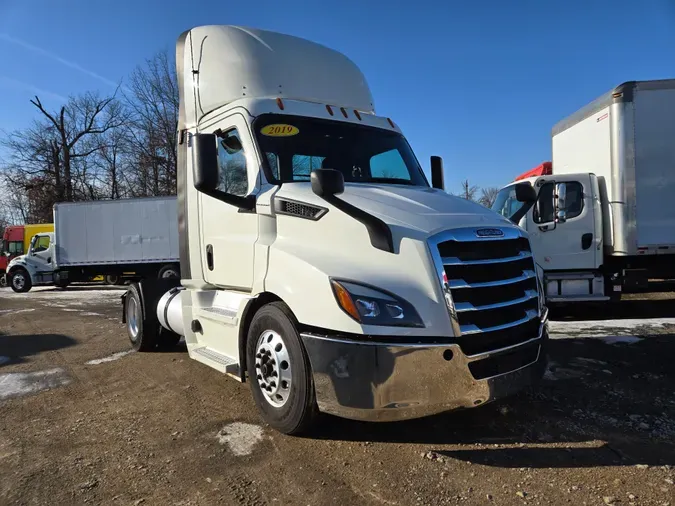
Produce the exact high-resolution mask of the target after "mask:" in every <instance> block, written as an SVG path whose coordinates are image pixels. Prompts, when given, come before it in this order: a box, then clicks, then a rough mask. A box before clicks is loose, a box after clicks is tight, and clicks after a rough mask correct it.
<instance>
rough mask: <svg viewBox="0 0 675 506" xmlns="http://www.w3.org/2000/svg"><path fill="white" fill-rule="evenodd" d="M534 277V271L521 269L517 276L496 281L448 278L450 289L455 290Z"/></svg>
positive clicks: (508, 283) (515, 281)
mask: <svg viewBox="0 0 675 506" xmlns="http://www.w3.org/2000/svg"><path fill="white" fill-rule="evenodd" d="M534 277H535V273H534V271H523V274H522V275H520V276H518V277H517V278H510V279H500V280H497V281H485V282H483V283H467V282H466V281H464V280H463V279H451V280H449V284H450V290H456V289H460V288H486V287H489V286H503V285H511V284H513V283H520V282H521V281H525V280H527V279H532V278H534Z"/></svg>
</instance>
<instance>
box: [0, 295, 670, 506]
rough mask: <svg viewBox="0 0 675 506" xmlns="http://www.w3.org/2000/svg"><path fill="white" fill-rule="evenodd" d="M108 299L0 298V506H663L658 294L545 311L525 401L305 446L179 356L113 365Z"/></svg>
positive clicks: (663, 322) (335, 423)
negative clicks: (538, 372) (543, 341)
mask: <svg viewBox="0 0 675 506" xmlns="http://www.w3.org/2000/svg"><path fill="white" fill-rule="evenodd" d="M121 294H122V291H121V290H119V289H116V288H108V289H106V288H102V287H98V286H93V287H87V286H73V287H71V288H69V289H68V290H66V291H61V290H58V289H51V288H40V289H35V290H33V291H31V292H29V293H28V294H23V295H20V294H15V293H13V292H11V290H7V289H0V413H1V414H2V416H0V477H1V479H0V504H3V505H4V504H50V505H51V504H68V505H70V504H113V505H115V504H120V505H127V504H129V505H140V504H143V505H149V504H153V505H154V504H158V505H170V504H175V505H193V504H194V505H196V504H199V505H201V504H209V505H210V504H235V505H237V504H238V505H273V504H280V505H281V504H293V505H304V504H309V505H315V504H319V505H322V504H350V505H351V504H373V505H381V504H382V505H406V504H413V505H418V504H420V505H425V504H429V505H438V504H470V505H473V504H476V505H479V504H480V505H489V504H499V505H502V504H506V505H510V504H516V505H520V504H541V505H548V504H551V505H558V504H565V505H567V504H572V505H605V504H616V505H619V506H620V505H630V504H635V505H660V506H665V505H670V506H675V486H674V485H673V480H674V479H675V467H673V466H675V396H674V395H673V393H674V390H675V369H674V368H673V365H672V364H673V357H674V356H675V318H674V317H675V303H674V302H675V301H673V299H672V297H671V294H657V295H653V296H649V298H647V296H633V297H631V298H630V300H626V301H624V302H622V303H621V304H618V305H616V306H611V307H607V306H598V307H596V308H593V307H588V308H584V310H583V311H581V312H579V311H578V310H577V311H574V312H572V311H570V310H564V309H559V310H556V311H555V312H554V313H553V318H554V319H555V320H556V321H554V322H553V323H552V326H551V327H552V332H553V338H554V339H553V340H552V343H551V349H550V358H551V361H552V362H551V366H550V367H549V370H548V371H547V373H546V378H545V380H544V382H543V383H542V384H541V385H540V386H539V387H538V388H537V389H536V390H533V391H528V392H524V393H522V394H521V395H518V396H516V397H514V398H512V399H509V400H508V401H504V402H500V403H493V404H490V405H486V406H483V407H480V408H477V409H474V410H468V411H463V412H456V413H448V414H443V415H440V416H435V417H430V418H426V419H422V420H415V421H410V422H405V423H389V424H365V423H357V422H351V421H346V420H340V419H336V418H328V417H326V418H325V420H324V425H323V426H322V428H321V429H320V430H319V431H318V432H317V433H316V434H314V435H313V437H311V438H294V437H287V436H283V435H280V434H278V433H276V432H274V431H272V430H270V429H269V428H268V427H265V426H264V425H262V424H261V421H260V419H259V418H258V417H257V414H256V411H255V409H254V406H253V402H252V400H251V397H250V393H249V390H248V385H242V384H239V383H237V382H235V381H233V380H231V379H229V378H227V377H226V376H224V375H221V374H220V373H218V372H216V371H213V370H211V369H210V368H208V367H206V366H204V365H202V364H199V363H197V362H196V361H192V360H190V359H189V358H188V356H187V353H186V350H185V349H184V348H178V349H177V350H175V351H172V352H165V353H155V354H142V353H130V352H129V345H128V341H127V337H126V333H125V331H124V328H123V326H122V324H121V318H120V314H121V312H120V305H119V296H120V295H121ZM581 322H585V323H588V326H586V325H583V326H582V325H581ZM589 329H590V330H589Z"/></svg>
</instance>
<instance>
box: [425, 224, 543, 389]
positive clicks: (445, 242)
mask: <svg viewBox="0 0 675 506" xmlns="http://www.w3.org/2000/svg"><path fill="white" fill-rule="evenodd" d="M500 231H501V232H502V233H503V235H502V236H501V237H500V236H499V232H500ZM488 232H489V234H486V233H485V232H483V233H481V230H480V229H478V228H471V227H469V228H462V229H454V230H448V231H447V232H442V233H441V234H438V235H437V236H435V237H433V238H431V239H430V247H431V250H432V256H433V258H434V262H435V265H436V268H437V270H438V272H439V277H440V278H441V284H442V286H443V289H444V290H445V291H446V293H448V295H449V297H448V300H450V301H451V305H449V311H450V315H451V319H452V323H453V329H454V332H455V336H456V338H457V343H458V344H459V346H460V347H461V349H462V351H463V352H464V354H465V355H466V356H468V357H476V358H475V360H476V362H475V363H478V362H482V361H484V360H487V359H486V358H485V357H488V356H489V357H491V360H492V361H493V362H494V366H495V367H496V368H497V370H498V371H499V373H498V374H503V373H506V372H509V371H510V370H515V369H517V368H518V367H516V365H517V364H515V362H514V363H513V364H511V363H506V362H508V361H505V360H503V359H502V358H501V354H496V352H497V351H498V350H504V349H505V348H506V349H508V348H510V347H514V348H515V347H521V346H522V345H524V344H525V343H532V344H535V343H536V340H537V339H539V337H540V335H539V334H540V332H539V327H540V323H541V315H540V308H539V287H538V283H537V275H536V272H535V263H534V257H533V254H532V251H531V248H530V243H529V241H528V239H527V237H525V236H524V235H523V233H522V230H520V229H518V228H515V227H506V226H505V227H499V230H498V231H497V233H495V229H489V230H488ZM493 355H494V356H493ZM479 357H480V358H479ZM472 363H473V362H472ZM476 367H480V366H476ZM514 368H515V369H514ZM472 372H474V371H472ZM483 374H485V373H484V372H482V373H481V374H478V376H482V375H483ZM474 377H476V374H474Z"/></svg>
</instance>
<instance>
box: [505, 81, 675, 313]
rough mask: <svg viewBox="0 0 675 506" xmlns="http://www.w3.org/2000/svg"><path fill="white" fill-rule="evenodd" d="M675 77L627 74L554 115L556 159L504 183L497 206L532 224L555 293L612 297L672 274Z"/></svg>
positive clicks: (567, 298)
mask: <svg viewBox="0 0 675 506" xmlns="http://www.w3.org/2000/svg"><path fill="white" fill-rule="evenodd" d="M674 140H675V79H664V80H654V81H631V82H627V83H624V84H622V85H620V86H617V87H616V88H614V89H612V90H610V91H608V92H607V93H605V94H604V95H602V96H600V97H598V98H597V99H596V100H594V101H593V102H591V103H589V104H588V105H586V106H585V107H583V108H581V109H579V110H578V111H577V112H575V113H574V114H572V115H571V116H569V117H567V118H565V119H563V120H562V121H560V122H558V123H557V124H556V125H555V126H554V127H553V129H552V132H551V148H552V163H544V164H542V165H540V166H539V167H537V168H536V169H533V170H531V171H529V172H526V173H524V174H521V176H519V177H518V178H516V180H515V181H514V182H513V183H511V184H510V185H508V186H506V187H505V188H503V189H502V190H501V192H500V194H499V196H498V198H497V199H496V202H495V205H494V206H493V209H494V210H495V211H498V212H500V213H502V214H504V215H505V216H511V215H513V212H514V209H515V208H522V210H523V211H526V206H523V205H522V204H520V203H518V202H516V201H515V198H514V197H513V195H515V189H516V186H517V185H518V184H527V185H531V186H533V187H534V188H535V190H536V191H537V194H538V199H537V202H536V203H535V204H534V205H533V207H532V208H531V209H529V210H527V211H526V212H520V213H517V215H516V219H517V221H518V223H519V224H520V225H521V226H522V227H523V228H525V229H526V230H527V231H528V232H529V233H530V241H531V243H532V249H533V252H534V254H535V258H537V262H538V264H539V265H540V266H541V267H542V269H543V271H544V275H545V284H546V293H547V299H548V301H549V302H572V301H599V300H610V299H615V298H616V297H617V296H619V295H620V294H621V293H622V292H623V291H624V290H626V289H629V290H632V289H635V288H640V289H641V290H649V289H651V287H654V286H657V285H654V284H650V280H664V279H665V280H673V279H675V199H674V198H673V195H674V194H675V142H674Z"/></svg>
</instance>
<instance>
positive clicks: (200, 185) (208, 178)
mask: <svg viewBox="0 0 675 506" xmlns="http://www.w3.org/2000/svg"><path fill="white" fill-rule="evenodd" d="M216 140H217V139H216V136H215V135H213V134H195V135H193V136H192V142H193V146H194V147H193V149H194V150H195V151H194V152H195V156H194V167H193V171H192V173H193V176H194V185H195V188H196V189H197V190H199V191H200V192H204V193H209V192H211V191H214V190H216V189H217V188H218V146H217V143H216Z"/></svg>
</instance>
